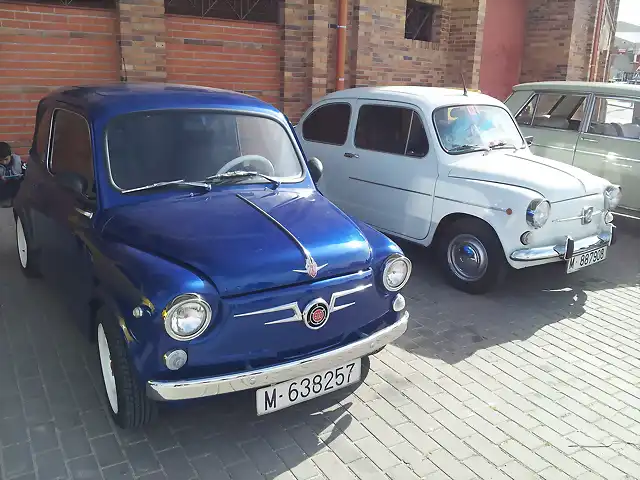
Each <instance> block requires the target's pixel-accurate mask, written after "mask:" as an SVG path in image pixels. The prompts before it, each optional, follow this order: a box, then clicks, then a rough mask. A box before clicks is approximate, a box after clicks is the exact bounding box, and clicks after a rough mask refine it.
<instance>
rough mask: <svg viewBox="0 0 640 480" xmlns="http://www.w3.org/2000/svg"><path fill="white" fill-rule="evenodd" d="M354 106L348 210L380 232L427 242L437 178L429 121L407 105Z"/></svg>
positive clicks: (347, 155)
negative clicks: (426, 127) (355, 109)
mask: <svg viewBox="0 0 640 480" xmlns="http://www.w3.org/2000/svg"><path fill="white" fill-rule="evenodd" d="M356 107H357V111H356V112H354V114H353V115H352V121H351V128H350V130H349V137H348V139H347V143H346V145H345V149H344V153H343V160H344V161H345V162H347V163H349V164H350V167H349V168H347V169H346V171H348V172H350V173H349V183H348V188H346V191H345V194H346V195H348V198H347V202H346V206H345V209H346V210H347V211H348V212H349V213H350V214H353V215H354V216H355V217H357V218H360V219H361V220H363V221H364V222H366V223H368V224H370V225H371V226H373V227H375V228H378V229H380V230H383V231H386V232H388V233H392V234H399V235H401V236H404V237H408V238H411V239H416V240H421V239H424V238H425V237H426V236H427V234H428V233H429V229H430V223H431V211H432V206H433V194H434V190H435V183H436V180H437V176H438V163H437V155H436V152H435V148H433V142H431V143H432V145H430V142H429V140H428V136H427V131H428V130H427V129H425V121H428V119H425V118H424V115H423V114H422V113H421V111H420V109H419V108H417V107H415V106H413V105H410V104H407V103H401V102H389V101H375V100H358V102H357V105H356Z"/></svg>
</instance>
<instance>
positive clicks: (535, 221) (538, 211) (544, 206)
mask: <svg viewBox="0 0 640 480" xmlns="http://www.w3.org/2000/svg"><path fill="white" fill-rule="evenodd" d="M550 213H551V204H550V203H549V202H548V201H547V200H543V199H541V198H539V199H536V200H533V201H532V202H531V203H530V204H529V207H528V208H527V223H528V224H529V225H531V226H532V227H533V228H542V227H544V224H545V223H547V220H549V214H550Z"/></svg>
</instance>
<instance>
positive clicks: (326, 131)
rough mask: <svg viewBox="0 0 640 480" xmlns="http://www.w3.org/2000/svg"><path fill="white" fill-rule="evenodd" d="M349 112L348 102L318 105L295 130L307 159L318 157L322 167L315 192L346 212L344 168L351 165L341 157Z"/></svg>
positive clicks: (346, 179) (350, 106) (349, 116)
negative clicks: (317, 191) (318, 192)
mask: <svg viewBox="0 0 640 480" xmlns="http://www.w3.org/2000/svg"><path fill="white" fill-rule="evenodd" d="M352 111H353V105H352V103H351V102H350V101H349V100H342V99H340V100H334V101H326V102H321V103H319V104H318V105H316V106H314V107H313V108H312V109H310V110H309V111H307V112H306V113H305V114H304V115H303V116H302V118H301V119H300V123H298V125H296V127H295V128H296V134H297V136H298V139H299V140H300V143H301V144H302V149H303V150H304V153H305V155H306V157H307V159H309V158H311V157H317V158H318V159H319V160H320V161H321V162H322V165H323V167H324V168H323V173H322V177H320V181H319V182H318V190H320V192H322V194H323V195H324V196H326V197H327V198H328V199H329V200H331V201H332V202H333V203H335V204H336V205H337V206H338V207H339V208H341V209H342V210H344V211H348V199H347V197H346V193H347V183H348V181H349V173H348V172H347V171H346V168H348V167H349V166H350V165H349V163H348V162H345V160H347V159H346V158H345V157H344V155H343V154H344V152H345V143H346V141H347V135H348V132H349V123H350V121H351V117H352Z"/></svg>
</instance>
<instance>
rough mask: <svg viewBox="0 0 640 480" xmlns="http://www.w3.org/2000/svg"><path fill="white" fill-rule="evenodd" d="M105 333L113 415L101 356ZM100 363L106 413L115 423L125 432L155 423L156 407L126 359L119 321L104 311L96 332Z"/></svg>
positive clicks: (99, 315)
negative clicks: (113, 390)
mask: <svg viewBox="0 0 640 480" xmlns="http://www.w3.org/2000/svg"><path fill="white" fill-rule="evenodd" d="M101 328H102V330H103V331H104V335H105V337H106V340H107V343H108V351H109V354H110V358H111V368H112V370H113V376H114V377H115V386H116V397H117V412H116V411H114V409H113V407H112V406H111V402H110V400H109V394H108V393H107V387H106V380H105V377H106V374H105V373H104V372H103V370H102V369H103V367H102V362H101V356H100V329H101ZM95 334H96V338H97V340H98V341H97V343H96V349H97V353H98V362H100V368H101V373H102V386H103V390H104V395H105V400H106V404H107V409H108V410H109V413H110V414H111V418H113V421H114V422H115V423H116V425H118V426H119V427H120V428H122V429H130V428H136V427H140V426H142V425H145V424H147V423H150V422H151V421H153V420H154V419H155V417H156V415H157V405H156V404H155V402H153V401H151V400H149V398H148V397H147V395H146V393H145V389H144V386H143V385H141V384H140V382H139V381H138V379H137V378H136V376H135V373H134V370H133V367H132V366H131V363H130V361H129V357H128V355H127V346H126V344H125V341H124V338H123V335H122V330H121V329H120V327H119V326H118V323H117V320H116V319H115V318H113V317H112V316H111V315H110V314H109V312H108V310H106V309H105V308H101V309H100V310H99V311H98V313H97V321H96V330H95Z"/></svg>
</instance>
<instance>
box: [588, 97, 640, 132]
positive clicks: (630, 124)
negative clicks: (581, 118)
mask: <svg viewBox="0 0 640 480" xmlns="http://www.w3.org/2000/svg"><path fill="white" fill-rule="evenodd" d="M589 133H594V134H596V135H604V136H607V137H621V138H629V139H633V140H640V100H638V101H633V100H626V99H621V98H607V97H597V98H596V103H595V105H594V108H593V114H592V116H591V121H590V122H589Z"/></svg>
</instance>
